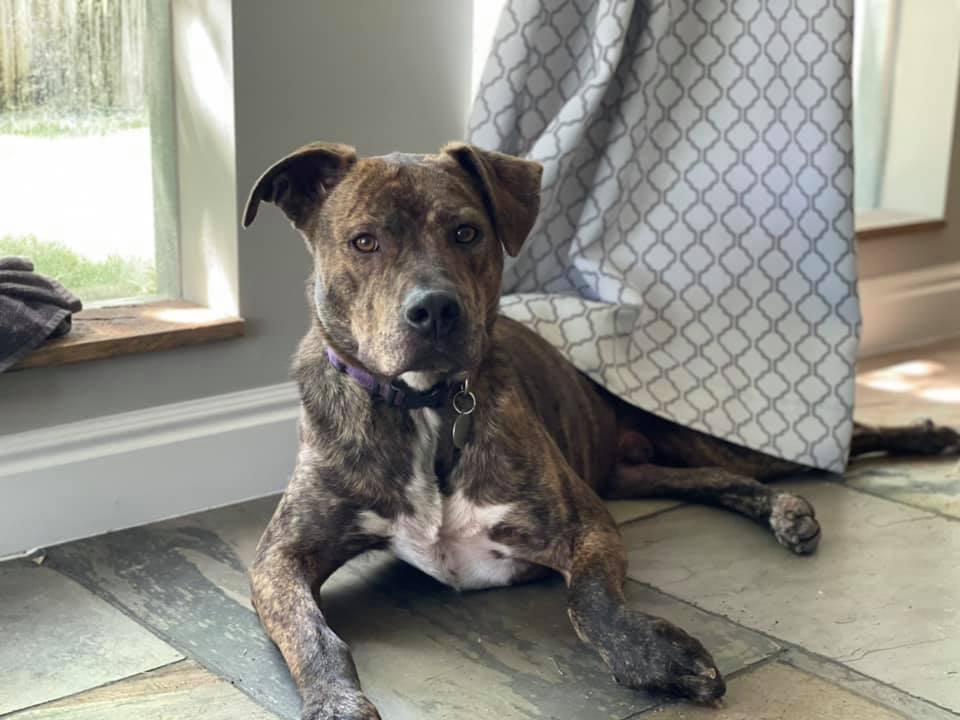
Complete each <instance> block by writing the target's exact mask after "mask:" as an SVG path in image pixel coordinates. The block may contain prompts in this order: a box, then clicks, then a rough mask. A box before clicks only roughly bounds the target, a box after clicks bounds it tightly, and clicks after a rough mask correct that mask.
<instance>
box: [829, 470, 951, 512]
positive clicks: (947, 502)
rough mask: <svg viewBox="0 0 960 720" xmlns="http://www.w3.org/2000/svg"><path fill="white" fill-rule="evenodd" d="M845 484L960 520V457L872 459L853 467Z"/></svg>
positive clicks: (844, 478)
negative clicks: (959, 458)
mask: <svg viewBox="0 0 960 720" xmlns="http://www.w3.org/2000/svg"><path fill="white" fill-rule="evenodd" d="M843 482H844V484H846V485H848V486H850V487H853V488H857V489H858V490H864V491H865V492H869V493H873V494H875V495H882V496H883V497H887V498H890V499H891V500H896V501H897V502H902V503H906V504H907V505H913V506H914V507H918V508H922V509H924V510H932V511H933V512H936V513H940V514H941V515H949V516H951V517H955V518H960V466H958V461H957V458H909V457H905V458H871V459H864V460H860V461H857V462H855V463H853V464H851V466H850V469H849V470H848V471H847V472H846V473H845V474H844V476H843Z"/></svg>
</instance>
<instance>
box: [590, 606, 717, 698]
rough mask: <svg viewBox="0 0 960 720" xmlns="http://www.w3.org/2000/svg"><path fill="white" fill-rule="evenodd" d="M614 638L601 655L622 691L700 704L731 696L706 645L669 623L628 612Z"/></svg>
mask: <svg viewBox="0 0 960 720" xmlns="http://www.w3.org/2000/svg"><path fill="white" fill-rule="evenodd" d="M612 635H613V638H612V640H611V646H610V647H607V648H604V649H602V650H601V653H600V654H601V655H602V657H603V659H604V660H606V662H607V664H608V665H609V666H610V669H611V670H613V676H614V678H616V680H617V682H618V683H620V684H621V685H626V686H627V687H632V688H635V689H642V690H648V691H652V692H657V693H665V694H668V695H672V696H675V697H680V698H686V699H689V700H693V701H694V702H699V703H713V702H715V701H717V700H718V699H719V698H721V697H722V696H723V694H724V693H725V692H726V691H727V685H726V683H725V682H724V680H723V676H722V675H721V674H720V670H718V669H717V664H716V663H715V662H714V661H713V658H712V657H711V655H710V653H709V652H707V650H706V648H704V647H703V645H702V644H701V643H700V641H699V640H697V639H696V638H694V637H691V636H690V635H688V634H687V633H685V632H684V631H683V630H681V629H680V628H678V627H677V626H676V625H672V624H671V623H669V622H667V621H666V620H663V619H660V618H650V617H649V616H646V615H638V614H636V613H631V612H630V611H629V610H622V611H621V613H620V616H619V617H618V619H617V622H616V625H615V630H614V632H613V633H612Z"/></svg>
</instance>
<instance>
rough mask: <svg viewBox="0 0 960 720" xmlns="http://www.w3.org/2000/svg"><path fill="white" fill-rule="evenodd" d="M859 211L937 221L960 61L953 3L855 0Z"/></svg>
mask: <svg viewBox="0 0 960 720" xmlns="http://www.w3.org/2000/svg"><path fill="white" fill-rule="evenodd" d="M854 18H855V26H854V66H853V80H854V108H853V112H854V118H853V121H854V149H855V153H856V158H855V183H856V185H855V188H856V198H855V199H856V206H857V210H858V211H869V210H882V211H884V212H885V213H888V214H892V215H893V216H896V215H905V216H921V217H940V216H942V215H943V212H944V206H945V202H946V191H947V180H948V177H947V175H948V170H949V163H950V153H951V148H952V145H953V131H954V111H955V108H954V106H955V103H956V96H957V80H958V77H957V72H958V69H957V68H958V60H960V6H958V4H957V3H956V0H923V2H916V0H913V1H909V0H855V2H854Z"/></svg>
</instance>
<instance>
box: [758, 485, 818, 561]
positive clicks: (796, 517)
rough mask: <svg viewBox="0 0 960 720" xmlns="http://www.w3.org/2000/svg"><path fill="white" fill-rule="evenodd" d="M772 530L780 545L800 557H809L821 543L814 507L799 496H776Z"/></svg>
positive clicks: (772, 512)
mask: <svg viewBox="0 0 960 720" xmlns="http://www.w3.org/2000/svg"><path fill="white" fill-rule="evenodd" d="M770 529H771V530H773V534H774V537H776V538H777V542H778V543H780V544H781V545H783V546H784V547H785V548H788V549H790V550H793V552H795V553H797V554H798V555H809V554H810V553H812V552H813V551H814V550H816V549H817V545H818V544H819V543H820V523H818V522H817V519H816V513H815V512H814V511H813V506H812V505H811V504H810V503H808V502H807V501H806V500H804V499H803V498H802V497H800V496H798V495H791V494H790V493H779V494H777V495H775V496H774V498H773V501H772V502H771V504H770Z"/></svg>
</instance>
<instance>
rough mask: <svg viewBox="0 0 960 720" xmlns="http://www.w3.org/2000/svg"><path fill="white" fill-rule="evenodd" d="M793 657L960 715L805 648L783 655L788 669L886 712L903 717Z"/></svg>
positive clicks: (878, 701)
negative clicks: (840, 688) (859, 698)
mask: <svg viewBox="0 0 960 720" xmlns="http://www.w3.org/2000/svg"><path fill="white" fill-rule="evenodd" d="M791 645H792V643H791ZM795 656H801V657H807V658H809V659H810V660H811V661H813V662H812V663H811V664H819V665H826V666H828V667H831V668H834V669H837V670H840V671H843V672H847V673H850V674H852V675H856V676H857V677H858V678H860V679H861V680H863V681H864V682H866V683H872V684H874V685H879V686H880V687H882V688H884V689H886V690H889V691H891V692H892V693H893V694H895V695H901V696H903V697H904V698H909V699H910V700H912V701H914V702H916V703H920V704H921V705H926V706H928V708H930V709H934V710H939V711H941V712H944V713H947V714H948V715H950V716H951V717H960V715H958V714H957V713H956V712H954V711H953V710H951V709H950V708H948V707H944V706H943V705H939V704H938V703H936V702H934V701H933V700H930V699H928V698H925V697H921V696H919V695H914V694H913V693H911V692H909V691H907V690H904V689H902V688H899V687H897V686H896V685H892V684H890V683H888V682H886V681H884V680H880V679H878V678H875V677H873V676H872V675H867V674H866V673H863V672H861V671H860V670H857V669H855V668H852V667H850V666H849V665H846V664H844V663H842V662H840V661H839V660H833V659H832V658H828V657H825V656H823V655H820V654H819V653H816V652H813V651H812V650H808V649H807V648H804V647H801V646H799V645H795V646H793V647H791V648H789V649H788V650H787V652H785V653H784V655H783V662H784V663H786V664H787V665H789V666H790V667H792V668H796V669H797V670H800V671H801V672H805V673H807V674H808V675H813V676H815V677H818V678H820V679H821V680H825V681H826V682H829V683H830V684H832V685H836V686H838V687H842V688H843V689H845V690H847V691H848V692H850V693H852V694H854V695H857V696H859V697H862V698H864V699H866V700H870V701H871V702H873V703H876V704H878V705H882V706H883V707H885V708H887V709H888V710H891V711H892V712H895V713H897V714H898V715H903V712H901V711H900V710H899V709H898V708H894V707H891V706H890V705H888V704H887V703H886V702H883V701H881V700H879V699H878V698H877V697H876V696H871V695H865V694H863V693H862V692H860V691H859V690H856V689H854V686H852V685H845V684H842V683H840V682H838V681H836V680H834V679H832V678H829V677H825V676H823V675H820V674H818V673H816V672H815V671H813V670H810V669H809V667H808V666H803V665H800V664H799V663H798V662H797V661H796V660H795V659H794V657H795ZM903 716H904V717H905V718H907V720H910V716H908V715H903Z"/></svg>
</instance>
